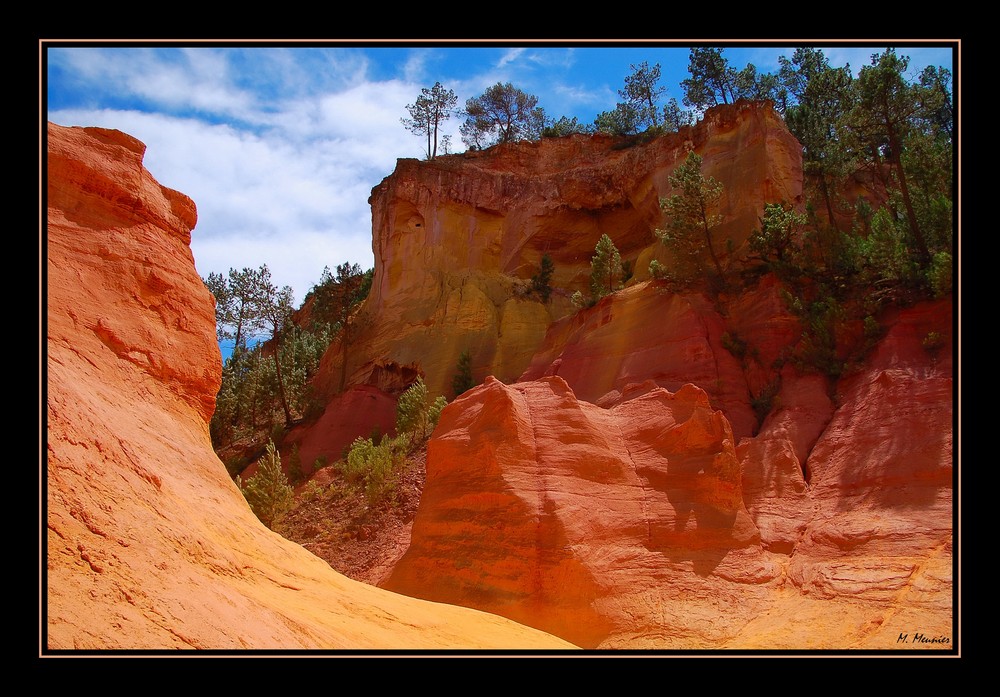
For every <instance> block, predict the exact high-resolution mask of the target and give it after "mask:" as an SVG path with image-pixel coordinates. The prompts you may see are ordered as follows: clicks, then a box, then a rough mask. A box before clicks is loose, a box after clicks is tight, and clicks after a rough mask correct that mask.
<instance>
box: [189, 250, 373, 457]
mask: <svg viewBox="0 0 1000 697" xmlns="http://www.w3.org/2000/svg"><path fill="white" fill-rule="evenodd" d="M270 278H271V274H270V271H269V270H268V268H267V266H266V265H265V266H261V267H260V268H259V269H243V270H241V271H237V270H235V269H231V270H230V272H229V275H228V278H227V277H225V276H223V275H222V274H210V275H209V277H208V278H207V279H205V285H206V286H207V287H208V288H209V290H211V291H212V293H213V294H214V295H215V297H216V327H217V334H218V336H219V339H220V340H225V339H233V340H234V341H235V346H234V348H233V352H232V355H231V356H230V357H229V358H228V359H227V360H226V362H225V363H224V365H223V368H222V385H221V387H220V389H219V393H218V395H217V396H216V409H215V413H214V414H213V416H212V421H211V424H210V432H211V436H212V444H213V446H214V447H215V448H216V449H217V450H218V449H221V448H223V447H226V446H229V445H231V444H233V443H235V442H238V441H241V442H244V444H245V446H246V447H245V450H247V451H250V452H252V451H253V450H254V449H255V448H254V445H253V444H254V443H258V444H260V443H263V441H265V440H266V439H267V438H268V437H270V438H273V439H274V440H279V439H280V438H281V435H282V434H283V432H284V430H285V429H286V428H287V427H288V426H289V425H290V424H291V423H293V422H294V421H295V420H296V419H297V418H300V417H303V416H306V415H309V414H313V413H315V412H316V411H318V409H319V408H321V407H322V404H321V403H320V402H319V401H318V400H317V399H316V397H315V396H314V394H313V392H312V390H311V389H310V385H309V381H310V379H311V378H312V376H313V375H314V374H315V372H316V370H317V369H318V367H319V362H320V359H321V358H322V357H323V354H324V353H325V352H326V349H327V347H328V346H329V344H330V341H331V340H332V339H333V338H334V337H335V336H338V335H339V336H340V337H341V340H342V346H343V351H344V355H345V356H346V352H347V349H348V346H349V344H350V338H351V337H352V334H351V331H350V330H351V328H352V327H351V316H352V315H351V313H352V311H353V309H354V308H355V307H356V306H357V304H358V303H359V302H361V300H363V299H364V297H365V296H366V295H367V292H368V288H369V287H370V285H371V272H368V273H366V274H363V273H361V270H360V268H359V267H358V266H357V265H356V264H354V265H350V264H342V265H341V266H339V267H338V275H337V276H336V277H334V276H333V275H332V274H331V273H330V272H329V269H325V270H324V275H323V278H322V279H321V281H320V283H319V285H317V286H314V287H313V289H312V290H311V291H310V293H309V294H308V295H307V296H306V301H305V303H304V307H308V308H311V312H309V313H307V315H308V316H309V318H310V319H309V321H308V322H305V321H303V322H302V323H301V324H299V323H296V322H294V321H292V317H293V316H294V313H293V310H292V307H291V289H290V288H288V287H285V288H282V289H280V290H279V289H277V288H276V287H275V286H274V284H273V283H271V281H270ZM251 340H257V341H258V343H257V344H256V345H254V346H253V347H248V342H249V341H251ZM259 447H260V445H258V446H257V448H259ZM258 452H259V450H258ZM227 463H229V466H230V467H231V468H232V469H233V470H236V471H238V470H239V469H242V467H243V466H244V465H245V464H246V462H245V460H242V459H241V458H229V457H227ZM232 473H233V474H235V472H232Z"/></svg>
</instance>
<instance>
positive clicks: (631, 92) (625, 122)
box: [594, 61, 693, 137]
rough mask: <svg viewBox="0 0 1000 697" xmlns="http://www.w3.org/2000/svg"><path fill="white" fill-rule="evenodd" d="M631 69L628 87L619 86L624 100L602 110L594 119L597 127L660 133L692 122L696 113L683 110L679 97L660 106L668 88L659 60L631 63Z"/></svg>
mask: <svg viewBox="0 0 1000 697" xmlns="http://www.w3.org/2000/svg"><path fill="white" fill-rule="evenodd" d="M629 67H630V69H631V70H632V72H631V73H629V74H628V75H626V76H625V87H624V88H623V89H620V90H618V96H619V97H621V98H622V99H623V100H624V101H621V102H619V103H618V104H616V105H615V108H614V109H613V110H611V111H605V112H601V113H600V114H598V115H597V118H596V119H594V130H595V131H597V132H598V133H609V134H611V135H617V136H633V135H638V134H640V133H641V134H645V135H646V136H650V137H653V136H657V135H660V134H662V133H667V132H672V131H678V130H680V128H681V127H682V126H686V125H689V124H691V123H692V122H693V114H691V112H689V111H686V110H683V109H681V108H680V105H679V104H678V103H677V100H676V99H674V98H671V99H670V100H669V101H668V102H667V104H666V105H664V106H663V109H662V112H661V110H660V98H661V97H662V96H663V95H664V94H665V93H666V91H667V88H666V87H664V86H662V85H661V84H660V64H659V63H656V64H655V65H653V66H652V67H650V65H649V63H648V62H646V61H643V62H642V63H640V64H639V65H631V66H629Z"/></svg>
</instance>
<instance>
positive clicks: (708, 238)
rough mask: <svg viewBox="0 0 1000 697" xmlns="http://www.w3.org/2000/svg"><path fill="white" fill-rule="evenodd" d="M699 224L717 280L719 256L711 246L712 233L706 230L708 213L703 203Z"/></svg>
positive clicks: (719, 270) (720, 270)
mask: <svg viewBox="0 0 1000 697" xmlns="http://www.w3.org/2000/svg"><path fill="white" fill-rule="evenodd" d="M701 224H702V227H703V228H704V230H705V244H706V245H708V254H709V256H711V257H712V263H713V264H715V270H716V271H718V272H719V280H722V264H720V263H719V257H717V256H715V249H714V248H713V247H712V235H710V234H709V232H708V215H707V213H706V212H705V204H704V203H703V204H701Z"/></svg>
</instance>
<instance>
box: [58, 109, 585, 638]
mask: <svg viewBox="0 0 1000 697" xmlns="http://www.w3.org/2000/svg"><path fill="white" fill-rule="evenodd" d="M47 144H48V171H47V174H48V181H47V194H48V204H49V207H48V211H47V215H48V232H47V238H46V243H47V249H46V251H47V266H46V273H47V287H46V291H47V305H46V319H47V332H48V341H47V344H46V354H47V355H46V358H47V361H46V369H47V376H46V377H47V383H46V386H45V387H46V389H45V397H46V398H47V401H46V404H45V407H46V412H45V414H46V426H47V432H46V433H47V443H46V450H45V455H44V460H43V463H42V464H43V466H44V467H45V475H46V478H45V487H44V488H45V509H44V512H45V513H46V518H45V521H44V523H45V527H46V536H45V539H44V541H43V544H44V550H45V552H46V553H47V554H46V557H45V559H44V562H45V569H44V582H45V583H44V588H43V592H44V598H43V601H44V603H45V611H46V614H45V617H46V618H47V625H46V626H45V627H44V628H43V631H44V638H43V648H47V649H179V648H182V649H190V648H205V649H272V648H281V649H295V648H331V649H337V648H351V649H356V648H435V649H440V648H450V647H460V648H477V647H516V648H529V647H566V646H568V645H567V644H566V643H565V642H563V641H561V640H559V639H556V638H554V637H552V636H549V635H546V634H543V633H541V632H538V631H536V630H532V629H528V628H525V627H522V626H520V625H517V624H515V623H513V622H511V621H509V620H507V619H503V618H499V617H494V616H490V615H486V614H483V613H480V612H476V611H474V610H469V609H465V608H457V607H452V606H443V605H436V604H432V603H428V602H425V601H419V600H414V599H411V598H405V597H402V596H398V595H394V594H392V593H389V592H387V591H383V590H380V589H377V588H373V587H371V586H367V585H364V584H360V583H356V582H354V581H351V580H349V579H346V578H344V577H343V576H341V575H339V574H337V573H336V572H334V571H333V570H332V569H331V568H330V567H329V566H328V565H327V564H326V563H325V562H323V561H321V560H320V559H318V558H317V557H315V556H313V555H312V554H310V553H309V552H307V551H306V550H304V549H303V548H301V547H299V546H298V545H296V544H293V543H291V542H289V541H287V540H284V539H283V538H281V537H279V536H277V535H275V534H274V533H272V532H271V531H269V530H267V529H266V528H265V527H264V526H262V525H261V524H260V523H259V521H258V520H257V519H256V517H255V516H254V515H253V514H252V513H251V512H250V510H249V508H248V507H247V505H246V502H245V501H244V499H243V497H242V496H241V495H240V493H239V491H238V490H237V489H236V487H235V485H234V484H233V482H232V481H231V480H230V479H229V477H228V476H227V474H226V471H225V469H224V468H223V466H222V463H221V462H220V461H219V460H218V458H217V457H216V456H215V454H214V453H213V452H212V448H211V444H210V442H209V436H208V427H207V423H206V422H207V420H208V419H209V417H210V416H211V413H212V410H213V408H214V400H215V397H214V395H215V393H216V391H217V389H218V386H219V380H220V370H221V368H220V356H219V350H218V347H217V345H216V343H215V332H214V312H213V306H212V298H211V296H210V295H209V293H208V291H207V290H206V289H205V287H204V286H203V285H202V282H201V280H200V279H199V277H198V274H197V273H196V271H195V267H194V263H193V259H192V255H191V251H190V248H189V242H190V233H191V229H192V227H193V226H194V224H195V220H196V213H195V206H194V204H193V203H192V202H191V200H190V199H188V198H187V197H185V196H183V195H182V194H179V193H177V192H175V191H171V190H170V189H166V188H164V187H162V186H160V185H159V184H157V183H156V181H154V179H153V178H152V177H151V176H150V175H149V173H148V172H147V171H146V170H145V169H144V168H143V167H142V156H143V152H144V150H145V148H144V146H143V145H142V144H141V143H139V142H138V141H137V140H135V139H134V138H132V137H130V136H127V135H125V134H123V133H120V132H117V131H110V130H104V129H94V128H88V129H81V128H63V127H60V126H55V125H51V124H50V125H49V127H48V135H47Z"/></svg>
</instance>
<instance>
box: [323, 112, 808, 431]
mask: <svg viewBox="0 0 1000 697" xmlns="http://www.w3.org/2000/svg"><path fill="white" fill-rule="evenodd" d="M692 148H693V149H694V150H695V151H696V152H698V153H699V154H700V155H702V156H703V158H704V165H703V171H704V173H705V174H706V176H713V177H715V178H716V179H718V180H719V181H720V182H721V183H722V184H723V186H724V191H725V194H724V196H723V198H722V200H721V202H720V204H719V210H718V211H717V212H718V213H719V214H720V215H721V216H722V223H721V224H720V225H719V226H718V227H717V228H716V229H715V232H714V233H713V234H715V235H717V236H718V238H719V239H720V240H722V239H724V238H727V237H728V238H731V239H733V241H734V243H735V246H736V249H737V250H739V249H741V248H742V246H743V243H744V242H745V240H746V239H747V237H748V235H749V234H750V232H751V231H752V230H753V229H754V228H755V227H756V226H757V225H759V222H758V216H759V215H760V213H761V211H762V210H763V207H764V203H765V202H774V201H782V200H787V201H789V202H791V203H793V204H794V203H799V202H800V201H799V197H800V196H801V190H802V164H801V160H802V158H801V148H800V146H799V144H798V143H797V141H796V140H795V138H794V137H793V136H792V135H791V134H790V133H789V132H788V130H787V129H786V128H785V126H784V124H783V123H782V121H781V118H780V117H779V116H778V115H777V114H776V113H775V112H774V111H773V109H772V108H771V107H770V105H768V104H751V103H747V102H740V103H739V104H736V105H728V106H724V107H719V108H716V109H713V110H710V111H709V113H708V114H707V115H706V118H705V119H704V120H703V121H702V122H700V123H699V124H698V125H697V126H695V127H691V128H685V129H683V131H682V132H680V133H676V134H670V135H666V136H663V137H660V138H656V139H653V140H651V141H649V142H644V143H639V142H631V141H628V140H623V139H620V138H618V139H616V138H612V137H604V136H596V137H587V136H569V137H564V138H551V139H542V140H541V141H539V142H518V143H511V144H507V145H502V146H498V147H495V148H491V149H490V150H488V151H483V152H470V153H465V154H462V155H452V156H443V157H439V158H437V159H435V160H433V161H427V162H420V161H417V160H399V162H398V163H397V167H396V170H395V172H394V173H393V174H392V175H391V176H389V177H387V178H386V179H385V180H384V181H383V182H382V183H381V184H379V185H378V186H377V187H375V189H374V190H373V191H372V197H371V199H370V200H371V205H372V232H373V250H374V253H375V278H374V282H373V286H372V291H371V294H370V296H369V298H368V300H367V301H366V303H365V306H364V308H363V309H362V311H361V312H360V313H359V315H358V317H357V320H356V321H357V327H358V334H357V337H356V339H354V340H353V342H352V346H351V349H350V351H349V352H348V370H347V374H348V381H347V382H348V384H361V383H366V382H368V380H369V376H370V375H371V374H372V373H373V371H376V372H377V370H378V368H379V367H380V366H383V365H387V364H395V365H413V366H415V367H417V368H418V369H419V370H420V372H422V373H423V374H424V375H425V379H426V382H427V385H428V388H429V390H430V392H431V394H432V395H436V394H446V395H447V396H449V397H451V396H452V395H451V388H450V386H451V378H452V376H453V375H454V372H455V367H456V364H457V362H458V358H459V355H460V354H461V353H462V351H465V350H469V351H470V353H471V355H472V367H473V372H474V375H475V377H476V378H477V379H479V380H481V379H482V378H484V377H485V376H486V375H494V376H496V377H497V378H499V379H500V380H502V381H504V382H510V381H513V380H516V379H517V378H518V377H519V376H520V375H521V374H522V373H523V372H524V371H525V370H526V369H527V368H528V366H529V364H530V363H531V360H532V356H533V355H534V353H535V351H536V349H537V348H538V347H539V346H541V345H542V342H543V339H544V338H545V334H546V330H547V328H548V325H549V324H550V322H551V321H552V320H553V319H557V318H559V317H562V316H564V315H566V314H568V313H569V312H570V311H571V310H572V306H571V305H570V303H569V295H570V294H571V293H572V292H573V291H575V290H586V288H587V284H588V282H589V273H590V258H591V256H593V253H594V246H595V244H596V243H597V241H598V239H599V238H600V237H601V235H602V234H608V235H609V236H610V237H611V238H612V239H613V240H614V242H615V244H616V245H617V247H618V249H619V250H620V252H621V255H622V258H623V259H625V260H628V261H631V262H634V267H635V273H636V278H637V279H639V280H641V279H643V278H645V277H646V275H647V268H648V266H649V261H650V260H651V259H652V258H654V257H659V258H661V259H663V258H664V257H663V255H664V253H665V252H664V249H663V246H662V245H661V244H660V243H659V242H658V241H657V239H656V238H655V237H654V235H653V231H654V229H656V228H657V227H658V226H660V225H661V224H662V213H661V210H660V206H659V200H660V197H663V196H669V195H670V194H671V187H670V184H669V181H668V177H669V176H670V174H671V172H672V171H673V169H674V168H675V167H676V166H677V165H678V164H680V163H681V162H682V161H683V160H684V158H685V157H686V154H687V151H688V149H692ZM718 246H719V248H720V249H722V248H724V246H725V245H722V244H721V243H720V244H719V245H718ZM543 254H548V255H549V256H550V257H551V258H552V260H553V262H554V264H555V274H554V277H553V280H552V286H553V288H554V289H555V290H554V293H553V297H552V300H551V301H550V302H549V303H547V304H543V303H541V302H540V301H539V300H538V298H537V297H535V296H534V295H532V294H531V293H530V291H529V289H528V279H530V278H531V276H532V275H533V274H535V273H536V272H537V271H538V268H539V264H540V260H541V257H542V255H543ZM664 260H665V259H664ZM665 261H666V260H665ZM335 346H336V345H335ZM340 365H341V352H340V351H339V350H337V349H336V348H335V349H334V350H331V351H330V352H328V354H327V357H326V359H325V361H324V366H323V371H322V375H321V377H320V379H319V381H318V384H319V386H320V387H321V388H323V389H324V391H325V393H326V394H327V395H329V396H332V395H333V394H334V393H336V392H337V391H339V377H340ZM567 380H568V381H569V382H570V385H571V387H573V388H574V389H576V385H575V384H574V383H573V380H572V379H571V378H569V377H567ZM608 389H611V388H608ZM741 428H742V426H741Z"/></svg>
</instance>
